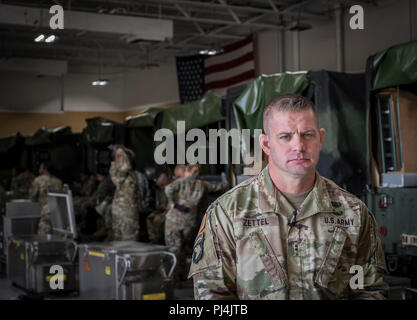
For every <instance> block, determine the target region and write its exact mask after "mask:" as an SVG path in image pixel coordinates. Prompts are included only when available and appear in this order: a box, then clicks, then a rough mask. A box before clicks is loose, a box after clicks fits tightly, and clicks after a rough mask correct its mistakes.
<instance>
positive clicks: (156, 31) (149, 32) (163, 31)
mask: <svg viewBox="0 0 417 320" xmlns="http://www.w3.org/2000/svg"><path fill="white" fill-rule="evenodd" d="M52 16H53V15H52V14H50V13H49V10H48V9H40V8H31V7H23V6H10V5H5V4H0V24H9V25H20V26H28V27H39V26H40V27H45V28H49V20H50V18H51V17H52ZM64 29H65V30H74V31H90V32H103V33H113V34H121V35H124V36H126V35H127V36H129V37H130V38H135V39H144V40H151V41H165V40H166V39H171V38H172V37H173V33H174V31H173V22H172V20H164V19H152V18H142V17H131V16H121V15H110V14H100V13H89V12H81V11H70V10H64Z"/></svg>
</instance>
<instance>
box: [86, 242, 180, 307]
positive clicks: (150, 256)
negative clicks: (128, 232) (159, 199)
mask: <svg viewBox="0 0 417 320" xmlns="http://www.w3.org/2000/svg"><path fill="white" fill-rule="evenodd" d="M165 258H167V259H165ZM175 265H176V258H175V255H174V254H172V253H171V252H168V251H167V250H166V247H164V246H159V245H154V244H149V243H141V242H135V241H114V242H108V243H88V244H80V245H79V278H80V298H81V299H95V300H101V299H103V300H147V299H149V300H150V299H153V300H156V299H171V298H172V292H173V289H172V284H171V275H172V272H173V270H174V268H175Z"/></svg>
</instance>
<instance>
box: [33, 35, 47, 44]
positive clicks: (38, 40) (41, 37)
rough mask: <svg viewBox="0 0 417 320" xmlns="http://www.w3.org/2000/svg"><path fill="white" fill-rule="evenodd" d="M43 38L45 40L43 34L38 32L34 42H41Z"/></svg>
mask: <svg viewBox="0 0 417 320" xmlns="http://www.w3.org/2000/svg"><path fill="white" fill-rule="evenodd" d="M43 40H45V35H43V34H40V35H38V36H37V37H36V38H35V42H41V41H43Z"/></svg>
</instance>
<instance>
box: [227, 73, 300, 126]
mask: <svg viewBox="0 0 417 320" xmlns="http://www.w3.org/2000/svg"><path fill="white" fill-rule="evenodd" d="M307 87H308V80H307V72H304V71H303V72H286V73H280V74H274V75H261V76H259V77H258V78H257V79H256V80H254V81H253V82H251V83H249V84H248V86H247V88H246V89H245V90H244V91H243V93H242V94H241V95H240V96H239V98H237V99H236V101H235V103H234V108H233V111H234V114H235V118H236V122H237V123H236V125H237V127H238V129H262V128H263V120H262V115H263V111H264V108H265V106H266V104H267V103H268V102H269V101H271V100H272V99H274V98H276V97H277V96H279V95H282V94H285V93H298V94H301V93H302V92H303V91H304V90H305V89H306V88H307Z"/></svg>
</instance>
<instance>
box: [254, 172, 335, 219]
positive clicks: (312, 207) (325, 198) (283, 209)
mask: <svg viewBox="0 0 417 320" xmlns="http://www.w3.org/2000/svg"><path fill="white" fill-rule="evenodd" d="M258 188H259V190H258V194H259V196H258V208H259V210H260V212H261V213H266V212H275V213H279V214H282V215H284V216H289V215H291V214H292V212H293V211H294V208H293V207H292V205H291V204H290V203H289V202H288V200H287V199H286V198H285V197H284V195H283V194H282V193H281V192H280V191H279V190H278V189H277V188H276V187H275V185H274V183H273V181H272V179H271V176H270V175H269V165H267V166H266V167H265V168H264V169H263V170H262V171H261V173H259V176H258ZM304 208H308V211H305V209H304ZM331 211H334V208H333V206H332V204H331V199H330V196H329V193H328V191H327V187H326V182H325V180H324V178H323V177H321V176H320V174H319V173H318V172H317V171H316V180H315V183H314V186H313V189H312V190H311V192H310V193H309V194H308V196H307V198H306V199H305V200H304V202H303V204H302V207H301V208H300V212H299V215H298V217H299V218H307V217H309V216H312V215H314V214H316V213H318V212H331Z"/></svg>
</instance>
